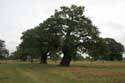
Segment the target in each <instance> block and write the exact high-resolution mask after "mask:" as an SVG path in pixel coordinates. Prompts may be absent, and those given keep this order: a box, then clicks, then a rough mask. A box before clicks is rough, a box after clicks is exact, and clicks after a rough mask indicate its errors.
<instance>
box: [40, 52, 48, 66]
mask: <svg viewBox="0 0 125 83" xmlns="http://www.w3.org/2000/svg"><path fill="white" fill-rule="evenodd" d="M40 64H47V53H44V54H42V55H41V57H40Z"/></svg>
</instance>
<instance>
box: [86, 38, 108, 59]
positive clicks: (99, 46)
mask: <svg viewBox="0 0 125 83" xmlns="http://www.w3.org/2000/svg"><path fill="white" fill-rule="evenodd" d="M86 45H88V46H87V48H88V54H89V55H90V56H91V57H92V58H93V59H94V60H104V59H105V57H108V55H109V54H110V49H109V47H108V46H107V44H106V42H105V40H104V39H103V38H98V39H97V41H96V42H89V44H86Z"/></svg>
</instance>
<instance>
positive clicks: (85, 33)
mask: <svg viewBox="0 0 125 83" xmlns="http://www.w3.org/2000/svg"><path fill="white" fill-rule="evenodd" d="M84 11H85V8H84V6H76V5H72V6H71V7H66V6H62V7H60V10H55V13H54V14H53V15H51V16H50V17H49V18H47V19H46V20H45V21H43V22H42V23H40V24H39V25H38V26H36V27H34V28H32V29H29V30H27V31H25V32H23V34H22V37H21V40H22V42H21V44H20V45H19V46H18V47H17V50H16V51H15V52H14V53H13V54H12V55H13V56H11V57H14V58H15V59H17V58H19V59H26V57H27V56H31V59H33V58H40V63H41V64H47V59H48V57H50V58H51V59H53V60H57V59H59V58H60V55H63V57H62V58H61V61H60V65H61V66H69V65H70V62H71V61H72V60H77V59H80V58H82V54H83V53H87V54H88V55H89V56H91V57H92V58H93V59H94V60H122V54H123V52H124V46H123V45H122V44H121V43H118V42H117V41H116V40H114V39H112V38H102V37H100V36H99V33H100V32H99V30H98V28H97V27H96V26H95V25H94V24H93V23H92V21H91V20H90V19H89V18H88V17H86V16H85V13H84Z"/></svg>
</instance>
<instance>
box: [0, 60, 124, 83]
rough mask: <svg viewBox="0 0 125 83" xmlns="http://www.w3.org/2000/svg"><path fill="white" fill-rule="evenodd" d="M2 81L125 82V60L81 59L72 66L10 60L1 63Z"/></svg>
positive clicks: (46, 82) (55, 82) (26, 82)
mask: <svg viewBox="0 0 125 83" xmlns="http://www.w3.org/2000/svg"><path fill="white" fill-rule="evenodd" d="M0 83H125V62H105V63H102V62H93V63H92V64H91V63H90V62H88V61H80V62H72V64H71V66H70V67H60V66H57V65H55V64H53V63H50V64H49V65H41V64H38V63H34V64H30V63H21V62H15V63H13V62H9V63H7V64H0Z"/></svg>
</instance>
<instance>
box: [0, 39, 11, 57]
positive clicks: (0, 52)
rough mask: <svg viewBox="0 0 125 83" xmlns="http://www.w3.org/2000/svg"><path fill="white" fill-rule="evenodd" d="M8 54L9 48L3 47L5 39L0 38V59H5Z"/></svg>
mask: <svg viewBox="0 0 125 83" xmlns="http://www.w3.org/2000/svg"><path fill="white" fill-rule="evenodd" d="M8 55H9V50H8V49H6V48H5V41H3V40H0V59H6V58H7V57H8Z"/></svg>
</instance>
